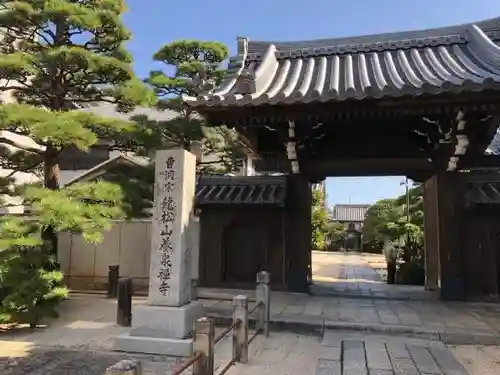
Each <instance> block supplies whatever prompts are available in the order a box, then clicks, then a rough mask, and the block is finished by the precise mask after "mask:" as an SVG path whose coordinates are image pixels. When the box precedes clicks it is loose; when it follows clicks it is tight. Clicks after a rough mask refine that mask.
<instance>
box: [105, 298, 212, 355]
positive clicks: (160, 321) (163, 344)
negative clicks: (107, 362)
mask: <svg viewBox="0 0 500 375" xmlns="http://www.w3.org/2000/svg"><path fill="white" fill-rule="evenodd" d="M202 316H203V306H202V305H201V303H200V302H198V301H193V302H190V303H188V304H186V305H184V306H178V307H171V306H153V305H138V306H134V309H133V310H132V329H131V331H130V333H128V334H123V335H120V336H118V337H116V339H115V343H114V349H115V350H120V351H124V352H135V353H147V354H164V355H171V356H178V357H189V356H190V355H192V353H193V339H192V338H191V336H192V331H193V329H194V323H195V321H196V319H198V318H201V317H202Z"/></svg>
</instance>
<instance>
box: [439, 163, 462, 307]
mask: <svg viewBox="0 0 500 375" xmlns="http://www.w3.org/2000/svg"><path fill="white" fill-rule="evenodd" d="M461 177H462V176H461V174H460V173H458V172H443V173H439V174H437V175H436V176H435V178H436V183H437V195H438V199H437V211H438V225H437V227H438V241H439V265H440V274H439V276H440V298H441V299H442V300H447V301H461V300H464V299H465V285H466V280H464V279H465V277H464V276H465V273H464V270H463V265H462V261H463V259H462V241H461V214H462V211H463V205H462V199H463V183H462V178H461Z"/></svg>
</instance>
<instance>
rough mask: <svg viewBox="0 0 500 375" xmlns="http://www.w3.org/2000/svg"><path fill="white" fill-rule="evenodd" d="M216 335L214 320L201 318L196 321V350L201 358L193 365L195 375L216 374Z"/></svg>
mask: <svg viewBox="0 0 500 375" xmlns="http://www.w3.org/2000/svg"><path fill="white" fill-rule="evenodd" d="M214 335H215V324H214V321H213V319H210V318H200V319H198V320H197V321H196V325H195V336H194V350H195V352H197V353H201V358H200V359H199V360H197V361H196V362H195V363H194V364H193V375H213V373H214V345H215V344H214Z"/></svg>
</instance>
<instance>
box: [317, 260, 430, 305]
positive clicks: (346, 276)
mask: <svg viewBox="0 0 500 375" xmlns="http://www.w3.org/2000/svg"><path fill="white" fill-rule="evenodd" d="M312 273H313V282H314V285H313V286H311V293H312V294H315V295H339V296H344V297H369V298H370V297H371V298H387V299H402V300H407V299H413V300H435V299H437V295H436V293H433V292H427V291H425V290H424V288H423V286H413V285H387V284H386V280H387V275H386V274H387V272H386V262H385V258H384V256H383V255H381V254H366V253H353V252H350V253H339V252H322V251H313V252H312Z"/></svg>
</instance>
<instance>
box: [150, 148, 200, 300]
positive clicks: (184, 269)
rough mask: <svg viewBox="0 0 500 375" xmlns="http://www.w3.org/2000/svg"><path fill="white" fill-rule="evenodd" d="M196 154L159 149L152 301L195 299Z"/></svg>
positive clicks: (153, 245)
mask: <svg viewBox="0 0 500 375" xmlns="http://www.w3.org/2000/svg"><path fill="white" fill-rule="evenodd" d="M195 170H196V156H195V155H193V154H191V153H189V152H186V151H183V150H165V151H159V152H158V153H157V155H156V164H155V181H156V182H155V187H154V194H155V210H154V214H153V222H152V227H151V231H152V233H151V236H152V240H151V246H152V249H151V261H150V282H149V303H150V304H151V305H156V306H182V305H185V304H186V303H188V302H190V301H191V265H190V258H191V255H190V241H189V226H190V216H191V214H192V210H193V208H194V194H195Z"/></svg>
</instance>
